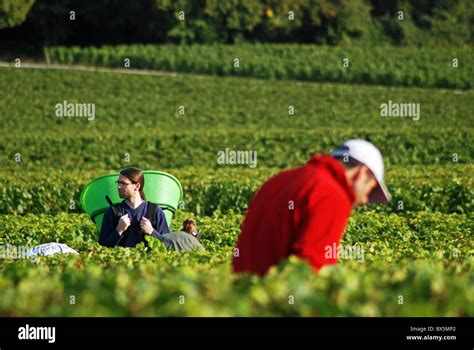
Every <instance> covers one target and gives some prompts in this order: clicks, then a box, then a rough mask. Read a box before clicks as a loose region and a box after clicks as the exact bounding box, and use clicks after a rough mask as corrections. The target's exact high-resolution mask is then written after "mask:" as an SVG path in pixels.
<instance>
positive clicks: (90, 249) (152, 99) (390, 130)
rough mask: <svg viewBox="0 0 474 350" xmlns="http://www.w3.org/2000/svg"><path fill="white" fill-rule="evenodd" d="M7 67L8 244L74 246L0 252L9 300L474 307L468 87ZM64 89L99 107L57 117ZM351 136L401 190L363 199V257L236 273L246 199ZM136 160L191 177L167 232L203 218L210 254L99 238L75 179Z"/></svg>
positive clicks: (331, 311) (454, 311) (352, 312)
mask: <svg viewBox="0 0 474 350" xmlns="http://www.w3.org/2000/svg"><path fill="white" fill-rule="evenodd" d="M218 48H219V50H221V49H222V50H223V49H224V48H223V47H218ZM266 48H267V47H266ZM127 49H128V47H124V51H123V52H121V54H120V56H113V55H112V56H107V57H106V56H103V57H102V56H100V57H101V58H100V62H101V64H112V63H113V64H119V63H118V62H121V61H123V57H127V56H125V54H126V53H127V51H126V50H127ZM176 49H177V50H178V51H176V52H179V55H183V57H184V56H185V55H186V54H189V51H188V47H180V48H176ZM193 49H196V50H200V49H202V47H196V48H193ZM275 49H276V48H274V47H271V50H270V49H269V53H272V54H274V51H272V50H275ZM91 50H92V49H91ZM94 50H99V51H100V49H94ZM173 50H174V49H173ZM216 50H217V48H216ZM58 52H61V55H64V57H62V59H63V60H72V59H73V57H72V56H70V54H71V53H70V52H69V51H58ZM74 52H75V51H74ZM78 52H83V51H81V50H78V51H77V52H76V53H75V54H78ZM87 52H88V54H91V55H95V53H94V52H96V51H93V50H92V51H87ZM173 52H174V53H173V54H176V52H175V51H173ZM209 52H210V51H209ZM281 52H282V54H284V53H287V51H285V50H282V51H281ZM341 52H342V51H341ZM387 52H388V51H387ZM83 53H84V52H83ZM221 53H222V52H220V53H219V54H221ZM424 53H425V54H427V55H428V51H426V52H424ZM442 55H446V56H445V57H449V53H446V52H445V53H443V54H440V56H442ZM85 57H87V56H85ZM97 57H99V56H97ZM114 57H115V58H114ZM216 57H217V56H216ZM281 57H284V55H283V56H281ZM361 57H362V56H361ZM437 57H439V56H437ZM460 57H461V56H460ZM430 59H432V58H430V57H427V61H426V62H431V61H430ZM133 62H134V60H133V59H132V66H133V64H134V63H133ZM183 62H185V61H184V59H183ZM210 62H212V60H211V61H210ZM243 62H244V61H243ZM461 62H464V61H463V60H461ZM392 63H393V62H392ZM394 64H395V63H394ZM170 67H171V66H170ZM397 67H398V66H397ZM170 69H171V68H170ZM183 69H184V68H183ZM259 69H261V71H259V72H260V73H259V74H261V75H262V76H263V77H264V76H265V74H267V73H265V72H267V71H266V70H265V67H264V66H261V67H260V68H259ZM397 69H398V68H397ZM400 69H401V68H400ZM278 71H279V72H280V73H281V74H283V73H284V72H285V68H284V66H283V67H281V66H280V67H278ZM442 71H443V72H444V70H440V72H442ZM398 72H400V73H397V74H402V73H401V72H402V70H399V71H398ZM280 73H279V74H280ZM0 74H1V76H2V79H0V90H1V91H2V93H3V95H2V96H3V98H2V99H1V100H0V116H1V117H2V123H1V124H0V131H1V132H2V138H1V140H0V165H1V170H0V248H2V249H4V248H5V246H7V245H10V247H11V246H15V247H17V246H20V247H25V246H28V247H31V246H34V245H37V244H41V243H45V242H52V241H58V242H61V243H66V244H68V245H69V246H71V247H72V248H74V249H76V250H78V251H79V252H80V255H79V256H72V255H56V256H51V257H39V258H35V259H14V258H13V257H12V256H9V257H7V258H4V256H2V258H1V259H0V315H2V316H473V315H474V309H473V305H474V299H473V293H472V289H473V287H474V277H473V274H472V268H473V258H472V254H473V252H474V247H473V240H472V234H473V232H472V228H473V225H472V223H473V219H474V217H473V198H474V193H473V182H472V181H473V180H472V171H473V166H472V164H471V163H472V159H473V155H474V154H473V151H474V149H473V143H472V127H473V123H472V121H473V120H472V117H471V115H472V101H473V98H472V97H473V96H472V90H470V89H467V90H464V91H460V90H447V89H438V90H435V89H431V88H430V89H421V88H406V87H404V88H395V87H383V86H364V85H360V84H359V85H349V84H320V83H310V82H305V83H302V82H294V81H276V80H273V81H271V82H269V81H262V80H256V79H244V78H231V77H229V78H216V77H204V76H192V75H181V74H179V75H177V76H146V75H138V76H133V75H130V74H114V73H98V72H95V73H92V72H74V71H57V70H54V71H53V70H42V71H41V70H28V69H24V68H21V69H18V68H15V69H1V70H0ZM222 74H224V73H222ZM403 74H405V73H403ZM406 74H407V75H406V76H407V77H412V78H410V79H414V80H413V81H417V82H418V83H420V84H422V85H425V84H428V85H427V86H433V85H429V84H431V83H427V82H426V81H424V80H423V78H422V77H421V76H418V75H417V74H415V73H413V72H412V71H411V70H410V71H407V72H406ZM440 74H445V73H440ZM400 77H402V75H399V78H400ZM443 79H444V78H443ZM446 79H448V78H446ZM449 79H454V80H449V82H451V83H452V82H453V81H455V79H457V78H452V77H449ZM400 81H403V80H400ZM406 81H408V80H406ZM446 81H448V80H446ZM446 81H445V82H446ZM447 85H449V84H447ZM138 92H139V93H138ZM64 100H67V101H69V102H72V103H75V102H78V103H95V104H96V119H95V120H94V121H87V120H85V119H83V118H82V119H81V118H64V117H57V116H55V113H54V112H55V105H56V104H57V103H62V102H63V101H64ZM389 100H392V101H394V102H415V103H420V105H421V118H420V120H418V121H414V120H412V119H411V118H405V119H403V118H392V119H391V118H382V117H380V104H381V103H386V102H387V101H389ZM180 105H183V106H185V108H186V113H185V115H179V114H178V113H177V107H178V106H180ZM290 105H293V106H295V108H296V111H297V112H296V114H295V115H291V116H290V115H289V114H288V106H290ZM353 137H361V138H366V139H368V140H371V141H373V142H374V143H375V144H376V145H377V146H379V147H380V148H381V150H382V153H383V154H384V159H385V161H386V182H387V184H388V186H389V189H390V191H391V192H392V195H393V201H392V202H391V203H390V204H388V205H376V206H370V207H368V208H360V209H356V210H354V211H353V215H352V216H351V219H350V221H349V224H348V227H347V229H346V232H345V235H344V236H343V239H342V242H341V244H342V245H343V246H349V247H358V249H359V251H362V252H363V256H362V257H360V256H359V257H356V258H355V259H354V258H353V259H348V258H347V257H341V259H340V262H339V264H338V265H336V266H328V267H325V268H323V269H322V270H321V271H320V272H319V273H316V274H315V273H313V272H312V271H311V270H310V268H309V267H308V266H307V264H306V263H305V262H303V261H300V260H298V259H296V258H294V257H291V258H290V259H288V260H285V261H282V262H281V264H280V265H279V266H275V267H273V268H272V269H271V270H270V272H269V274H268V275H267V276H265V277H264V278H258V277H255V276H245V275H242V276H240V275H239V276H236V275H233V274H232V273H231V269H230V262H231V259H232V256H233V254H234V246H235V242H236V239H237V237H238V234H239V232H240V225H241V223H242V220H243V212H244V210H245V208H246V206H247V204H248V202H249V200H250V199H251V198H252V196H253V194H254V193H255V191H256V190H257V189H258V188H259V186H260V185H261V184H262V183H263V182H264V181H265V180H266V179H268V178H269V177H271V176H272V175H274V174H276V173H277V172H279V171H281V170H282V169H284V168H288V167H293V166H298V165H302V164H304V163H305V162H306V161H307V160H308V159H309V157H310V156H311V155H312V154H313V153H314V152H329V151H331V149H333V148H334V147H335V146H337V145H339V144H340V143H341V142H342V141H343V140H345V139H347V138H353ZM227 147H228V148H230V149H234V150H255V151H257V152H258V164H257V166H256V167H255V168H250V167H248V166H246V165H239V166H237V165H231V164H227V165H226V164H224V165H222V164H218V163H217V161H216V155H217V152H218V151H222V150H224V149H225V148H227ZM125 152H129V153H130V156H131V161H130V162H125V161H124V159H123V156H124V153H125ZM17 155H19V156H21V161H19V162H17V161H16V160H15V158H16V156H17ZM454 156H456V157H454ZM455 159H456V160H455ZM132 165H137V166H140V167H141V168H143V169H145V170H151V169H153V170H163V171H167V172H169V173H171V174H173V175H175V176H176V177H177V178H178V179H179V180H180V181H181V182H182V184H183V188H184V194H185V197H184V203H183V205H182V206H181V207H180V208H179V210H178V212H177V213H176V216H175V218H174V220H173V223H172V230H178V229H180V226H181V225H180V224H181V222H182V221H183V220H184V219H185V218H188V217H194V218H196V220H197V224H198V229H199V231H200V233H201V235H202V239H201V242H202V244H203V245H204V246H205V248H206V252H197V251H196V252H187V253H177V252H172V251H166V250H165V248H164V247H163V245H162V244H161V242H159V241H158V240H151V242H150V245H151V248H152V253H150V254H148V253H146V251H145V249H144V247H143V246H138V247H136V248H134V249H130V248H116V249H110V248H105V247H101V246H100V245H99V244H98V243H97V240H98V233H97V232H96V228H95V225H94V224H93V223H92V221H91V220H90V219H89V217H88V216H87V215H85V214H82V213H81V210H80V208H79V201H78V198H79V194H80V192H81V190H82V188H83V187H84V186H85V184H86V183H87V182H88V181H90V180H92V179H94V178H95V177H97V176H99V175H103V174H105V173H111V172H117V171H118V170H119V169H120V168H122V167H125V166H132ZM145 186H146V185H145ZM78 213H81V214H78ZM0 253H3V251H0ZM401 297H402V299H403V300H401V299H400V298H401ZM183 298H184V299H183ZM401 301H402V302H401Z"/></svg>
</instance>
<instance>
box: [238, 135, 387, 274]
mask: <svg viewBox="0 0 474 350" xmlns="http://www.w3.org/2000/svg"><path fill="white" fill-rule="evenodd" d="M383 177H384V164H383V159H382V155H381V153H380V151H379V150H378V149H377V148H376V147H375V146H374V145H373V144H372V143H370V142H368V141H365V140H349V141H347V142H345V143H344V144H343V145H341V146H340V147H338V148H337V149H336V150H334V151H333V152H332V154H331V155H318V154H316V155H314V156H313V157H312V158H311V159H310V160H309V161H308V162H307V163H306V165H304V166H300V167H298V168H294V169H290V170H286V171H283V172H281V173H279V174H277V175H276V176H274V177H272V178H271V179H269V180H268V181H267V182H265V183H264V184H263V185H262V187H261V188H260V189H259V190H258V191H257V193H256V194H255V196H254V198H253V199H252V201H251V203H250V205H249V207H248V209H247V213H246V215H245V219H244V221H243V223H242V225H241V233H240V236H239V238H238V240H237V245H236V249H235V251H234V258H233V261H232V268H233V271H234V272H236V273H253V274H257V275H265V274H266V273H267V271H268V269H269V268H270V267H271V266H273V265H277V264H278V263H279V262H280V261H281V260H283V259H285V258H287V257H288V256H289V255H296V256H298V257H300V258H302V259H305V260H307V261H308V263H309V264H310V266H311V267H312V268H313V270H315V271H317V270H319V269H320V268H321V267H322V266H324V265H327V264H335V263H336V262H337V255H336V254H332V255H331V256H330V257H328V254H325V253H326V251H327V247H336V246H337V247H338V246H339V241H340V240H341V237H342V235H343V233H344V230H345V228H346V225H347V222H348V220H349V216H350V213H351V209H352V207H353V206H358V205H365V204H367V203H369V202H370V203H377V202H388V201H389V200H390V194H389V192H388V190H387V189H386V187H385V184H384V182H383Z"/></svg>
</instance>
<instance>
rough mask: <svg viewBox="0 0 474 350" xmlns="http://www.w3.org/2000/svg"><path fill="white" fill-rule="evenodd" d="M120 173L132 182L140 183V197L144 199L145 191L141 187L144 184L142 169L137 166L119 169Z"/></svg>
mask: <svg viewBox="0 0 474 350" xmlns="http://www.w3.org/2000/svg"><path fill="white" fill-rule="evenodd" d="M120 175H122V176H125V177H126V178H127V179H129V180H130V181H131V182H132V183H134V184H140V197H142V199H143V200H146V198H145V193H144V192H143V187H144V186H145V177H144V176H143V171H141V170H140V169H138V168H134V167H130V168H125V169H123V170H121V171H120Z"/></svg>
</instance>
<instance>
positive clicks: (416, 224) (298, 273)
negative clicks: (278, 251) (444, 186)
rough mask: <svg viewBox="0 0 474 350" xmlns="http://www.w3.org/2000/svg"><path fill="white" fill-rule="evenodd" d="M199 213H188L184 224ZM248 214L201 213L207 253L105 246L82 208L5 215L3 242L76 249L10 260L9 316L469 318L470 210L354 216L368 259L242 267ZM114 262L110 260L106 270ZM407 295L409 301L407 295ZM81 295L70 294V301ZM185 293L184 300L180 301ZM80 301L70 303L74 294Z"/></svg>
mask: <svg viewBox="0 0 474 350" xmlns="http://www.w3.org/2000/svg"><path fill="white" fill-rule="evenodd" d="M189 215H192V214H191V213H184V212H180V213H179V215H178V218H177V221H176V222H177V223H178V222H179V221H180V220H181V219H183V218H185V217H187V216H189ZM241 219H242V217H241V216H240V215H238V214H230V215H216V216H214V217H205V218H198V226H199V228H200V231H201V234H202V242H203V244H204V246H205V247H206V249H207V252H205V253H200V252H189V253H181V254H180V253H176V252H168V251H165V250H164V248H163V247H162V246H161V243H160V242H159V241H157V240H152V241H151V247H152V253H151V254H148V253H146V252H145V250H144V248H143V247H137V248H135V249H129V248H117V249H110V248H104V247H101V246H99V245H98V244H97V242H96V240H97V234H96V233H95V231H94V230H95V228H94V225H93V224H92V223H91V222H90V221H89V219H88V218H87V216H86V215H84V214H82V215H72V214H68V215H66V214H61V215H58V216H47V215H37V216H33V215H27V216H24V217H15V216H9V215H7V216H5V215H4V216H0V237H2V239H1V240H0V245H2V246H3V245H4V244H5V241H7V242H8V243H9V244H10V245H22V246H23V245H28V246H32V245H35V244H40V243H44V242H49V241H55V240H58V241H59V242H67V243H68V245H70V246H71V247H73V248H75V249H77V250H78V251H79V252H80V256H67V255H57V256H53V257H40V258H38V259H33V260H28V259H2V262H1V264H0V271H1V274H0V276H1V277H0V286H2V288H0V314H1V315H2V316H46V315H48V316H334V315H337V316H472V315H473V314H474V310H473V309H472V307H471V306H472V305H473V304H472V293H471V291H472V287H473V283H474V280H473V277H472V273H470V271H471V269H472V256H471V255H472V251H473V245H472V239H471V235H472V227H471V225H470V223H472V219H473V218H472V215H470V216H466V215H454V214H430V213H414V214H413V215H406V216H405V217H400V216H397V215H395V214H392V215H390V216H385V215H384V214H378V213H374V212H365V213H357V214H356V215H355V216H354V217H353V218H352V219H351V222H350V224H349V226H348V228H347V230H346V235H345V236H344V240H343V242H342V244H343V245H350V246H355V245H357V246H359V247H363V248H364V251H365V254H364V259H363V260H362V259H361V260H350V259H345V258H341V260H340V265H339V266H332V267H326V268H324V269H322V270H321V271H320V272H319V273H318V274H313V273H312V272H311V270H310V268H309V267H308V266H307V265H306V263H304V262H302V261H300V260H298V259H295V258H290V259H289V260H288V261H284V262H282V263H281V264H280V266H278V267H275V268H272V269H271V271H270V272H269V274H268V275H267V276H266V277H265V278H263V279H260V278H256V277H249V276H234V275H232V274H231V273H230V259H231V257H232V252H233V246H234V244H235V239H236V237H237V234H238V232H239V227H238V225H239V223H240V221H241ZM105 267H107V268H105ZM400 295H401V296H403V299H404V300H403V304H400V303H399V296H400ZM71 297H73V299H72V298H71ZM183 297H184V299H183ZM72 300H74V303H71V301H72Z"/></svg>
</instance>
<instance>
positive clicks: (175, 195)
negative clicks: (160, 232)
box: [81, 171, 183, 232]
mask: <svg viewBox="0 0 474 350" xmlns="http://www.w3.org/2000/svg"><path fill="white" fill-rule="evenodd" d="M119 176H120V174H118V173H117V174H109V175H104V176H100V177H98V178H96V179H95V180H93V181H91V182H90V183H89V184H88V185H87V186H86V187H85V188H84V190H83V191H82V193H81V206H82V209H84V211H85V212H86V213H87V214H88V215H89V216H90V217H91V219H92V220H93V221H94V222H95V224H96V226H97V230H98V231H99V232H100V229H101V227H102V220H103V218H104V213H105V211H106V210H107V209H108V208H109V204H108V203H107V200H106V199H105V196H106V195H108V196H109V197H110V199H111V200H112V202H113V203H119V202H121V201H122V199H121V198H120V196H119V194H118V189H117V183H116V182H115V181H117V180H118V178H119ZM143 176H144V177H145V186H144V188H143V191H144V192H145V197H146V199H147V200H148V201H150V202H153V203H156V204H158V205H159V206H160V207H161V209H163V211H164V213H165V217H166V222H167V223H168V226H170V225H171V220H172V219H173V216H174V214H175V212H176V210H177V209H178V205H179V203H180V202H181V200H182V199H183V187H182V186H181V184H180V183H179V181H178V179H176V178H175V177H174V176H173V175H170V174H167V173H164V172H162V171H144V172H143Z"/></svg>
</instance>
